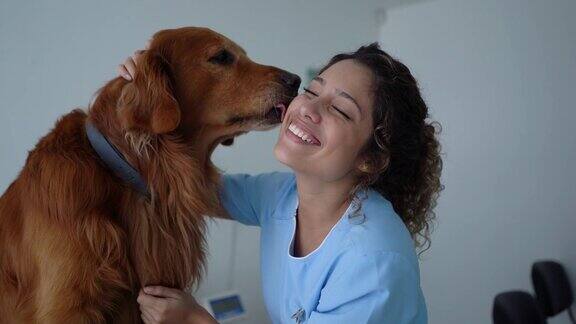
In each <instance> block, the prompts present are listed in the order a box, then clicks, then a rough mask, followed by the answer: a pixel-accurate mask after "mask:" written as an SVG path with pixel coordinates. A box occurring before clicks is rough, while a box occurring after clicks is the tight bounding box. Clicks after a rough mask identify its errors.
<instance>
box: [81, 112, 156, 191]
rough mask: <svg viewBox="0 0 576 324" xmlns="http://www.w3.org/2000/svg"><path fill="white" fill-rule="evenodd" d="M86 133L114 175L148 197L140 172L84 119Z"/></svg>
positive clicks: (146, 187)
mask: <svg viewBox="0 0 576 324" xmlns="http://www.w3.org/2000/svg"><path fill="white" fill-rule="evenodd" d="M85 126H86V135H87V136H88V140H89V141H90V144H91V145H92V148H94V150H95V151H96V153H97V154H98V156H99V157H100V159H102V161H104V163H105V164H106V165H107V166H108V168H110V169H111V170H112V171H113V172H114V174H116V176H118V177H119V178H120V179H122V180H123V181H124V182H126V183H128V184H129V185H131V186H132V188H133V189H134V190H136V191H138V192H139V193H140V194H142V195H143V196H145V197H146V198H148V199H150V191H149V190H148V186H147V185H146V181H144V179H142V177H141V176H140V173H138V171H137V170H136V169H134V167H132V165H130V163H128V161H126V160H125V159H124V157H123V156H122V154H121V153H120V152H119V151H118V150H117V149H116V148H115V147H114V145H112V143H110V142H109V141H108V139H107V138H106V137H105V136H104V135H102V133H100V131H98V129H97V128H96V127H95V126H94V125H92V123H90V122H89V121H88V119H86V123H85Z"/></svg>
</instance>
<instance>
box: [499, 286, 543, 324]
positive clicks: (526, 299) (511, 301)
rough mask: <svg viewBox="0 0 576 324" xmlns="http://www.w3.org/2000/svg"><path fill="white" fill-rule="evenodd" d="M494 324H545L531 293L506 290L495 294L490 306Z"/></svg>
mask: <svg viewBox="0 0 576 324" xmlns="http://www.w3.org/2000/svg"><path fill="white" fill-rule="evenodd" d="M492 321H493V322H494V324H546V323H547V321H546V317H545V316H544V313H542V310H541V309H540V307H539V306H538V302H537V301H536V299H535V298H534V297H532V295H530V294H529V293H527V292H524V291H507V292H503V293H500V294H498V295H496V298H494V305H493V306H492Z"/></svg>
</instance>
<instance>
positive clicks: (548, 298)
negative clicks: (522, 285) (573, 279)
mask: <svg viewBox="0 0 576 324" xmlns="http://www.w3.org/2000/svg"><path fill="white" fill-rule="evenodd" d="M532 284H533V285H534V291H535V293H536V300H537V301H538V303H539V304H540V307H541V308H542V311H543V312H544V315H546V316H547V317H552V316H554V315H556V314H558V313H560V312H562V311H564V310H565V309H568V308H569V307H570V306H571V305H572V303H573V302H574V295H573V292H572V288H571V286H570V282H569V281H568V276H567V275H566V271H565V270H564V267H563V266H562V264H560V263H558V262H555V261H540V262H535V263H534V264H533V265H532Z"/></svg>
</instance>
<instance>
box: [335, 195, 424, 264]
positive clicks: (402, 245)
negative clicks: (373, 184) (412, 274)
mask: <svg viewBox="0 0 576 324" xmlns="http://www.w3.org/2000/svg"><path fill="white" fill-rule="evenodd" d="M351 216H352V217H349V218H348V226H347V227H346V230H347V233H346V239H345V240H344V241H345V242H346V243H345V244H347V245H348V246H347V249H351V250H352V251H353V253H354V254H356V255H358V256H367V255H372V256H374V255H383V254H384V255H390V256H395V257H401V258H404V259H407V260H408V261H410V262H411V263H413V264H414V265H415V266H417V265H418V260H417V257H416V253H415V246H414V241H413V240H412V237H411V235H410V232H409V231H408V228H407V227H406V225H405V224H404V222H403V221H402V218H401V217H400V216H399V215H398V214H397V213H396V212H395V211H394V208H393V207H392V204H391V203H390V201H388V200H387V199H386V198H384V197H383V196H382V195H380V194H379V193H378V192H376V191H374V190H370V191H369V192H368V196H367V197H366V199H365V200H363V201H362V202H361V204H360V209H359V210H358V212H356V213H353V212H351Z"/></svg>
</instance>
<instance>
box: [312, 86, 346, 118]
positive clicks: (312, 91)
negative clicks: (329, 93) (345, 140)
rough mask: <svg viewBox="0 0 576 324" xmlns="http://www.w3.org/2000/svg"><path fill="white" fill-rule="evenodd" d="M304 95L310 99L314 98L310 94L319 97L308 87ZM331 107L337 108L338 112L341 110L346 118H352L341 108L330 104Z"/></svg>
mask: <svg viewBox="0 0 576 324" xmlns="http://www.w3.org/2000/svg"><path fill="white" fill-rule="evenodd" d="M304 96H305V97H306V98H308V99H312V98H311V97H310V96H314V97H318V94H317V93H315V92H313V91H312V90H310V89H308V88H304ZM330 107H332V108H334V109H336V111H337V112H339V113H340V114H341V115H342V116H344V118H346V119H347V120H351V118H350V117H348V115H346V113H344V112H343V111H342V110H341V109H339V108H338V107H336V106H334V105H330Z"/></svg>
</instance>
